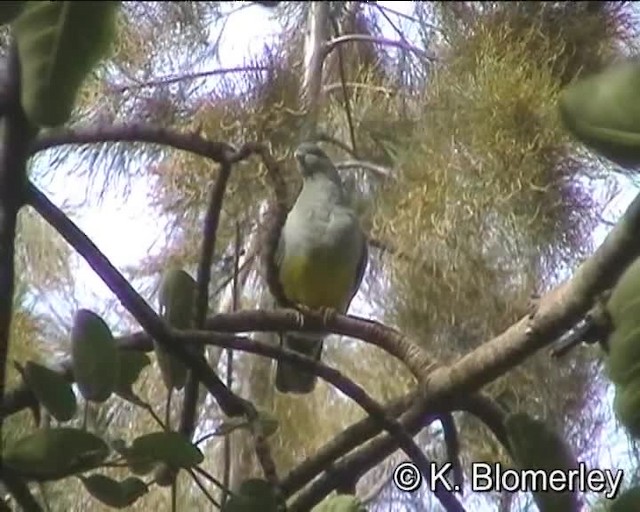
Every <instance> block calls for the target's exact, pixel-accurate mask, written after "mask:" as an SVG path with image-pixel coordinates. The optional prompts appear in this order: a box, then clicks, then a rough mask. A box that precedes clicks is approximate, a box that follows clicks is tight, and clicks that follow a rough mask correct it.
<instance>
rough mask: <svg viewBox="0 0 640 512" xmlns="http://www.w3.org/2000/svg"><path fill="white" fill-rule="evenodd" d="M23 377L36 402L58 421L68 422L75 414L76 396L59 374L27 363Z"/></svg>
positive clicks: (35, 364) (32, 363) (30, 362)
mask: <svg viewBox="0 0 640 512" xmlns="http://www.w3.org/2000/svg"><path fill="white" fill-rule="evenodd" d="M24 376H25V379H26V380H27V384H28V386H29V389H31V391H32V392H33V394H34V395H35V397H36V399H37V400H38V402H40V403H41V404H42V406H43V407H44V408H45V409H47V410H48V411H49V412H50V413H51V415H52V416H53V417H54V418H55V419H57V420H58V421H69V420H70V419H71V418H73V415H74V414H75V413H76V408H77V403H76V395H75V394H74V393H73V389H72V388H71V384H69V383H68V382H67V381H66V380H65V378H64V377H63V376H62V375H60V373H58V372H55V371H53V370H50V369H49V368H47V367H46V366H42V365H39V364H37V363H34V362H32V361H28V362H27V364H26V365H25V367H24Z"/></svg>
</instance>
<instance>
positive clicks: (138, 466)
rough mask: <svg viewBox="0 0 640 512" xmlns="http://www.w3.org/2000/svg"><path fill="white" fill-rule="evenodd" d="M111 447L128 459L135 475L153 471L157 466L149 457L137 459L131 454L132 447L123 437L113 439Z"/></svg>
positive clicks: (128, 464)
mask: <svg viewBox="0 0 640 512" xmlns="http://www.w3.org/2000/svg"><path fill="white" fill-rule="evenodd" d="M111 447H112V448H113V450H114V451H116V452H118V454H119V455H121V456H122V457H124V459H125V460H126V461H127V466H129V469H130V470H131V472H132V473H133V474H134V475H146V474H148V473H151V471H153V469H154V468H155V466H156V464H157V463H156V462H155V461H154V460H152V459H149V458H142V459H137V458H135V457H134V456H133V455H132V454H131V449H130V448H129V447H128V446H127V443H126V442H125V441H124V440H122V439H114V440H113V441H111Z"/></svg>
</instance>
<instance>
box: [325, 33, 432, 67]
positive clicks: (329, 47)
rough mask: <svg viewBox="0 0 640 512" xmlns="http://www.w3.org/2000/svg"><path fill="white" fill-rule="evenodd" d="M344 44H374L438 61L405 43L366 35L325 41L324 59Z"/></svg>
mask: <svg viewBox="0 0 640 512" xmlns="http://www.w3.org/2000/svg"><path fill="white" fill-rule="evenodd" d="M345 43H375V44H380V45H382V46H392V47H394V48H399V49H401V50H405V51H407V52H410V53H413V54H415V55H417V56H418V57H420V58H422V59H426V60H430V61H437V60H438V59H437V58H436V57H434V56H433V55H430V54H429V53H428V52H426V51H424V50H421V49H420V48H418V47H416V46H412V45H410V44H408V43H406V42H405V41H395V40H393V39H387V38H386V37H376V36H370V35H368V34H347V35H344V36H340V37H336V38H334V39H331V40H330V41H327V42H326V43H325V46H324V52H325V57H326V55H328V54H329V53H331V52H332V51H333V50H334V49H335V48H336V47H338V46H339V45H342V44H345Z"/></svg>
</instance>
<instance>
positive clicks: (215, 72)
mask: <svg viewBox="0 0 640 512" xmlns="http://www.w3.org/2000/svg"><path fill="white" fill-rule="evenodd" d="M269 69H270V68H269V67H267V66H237V67H233V68H218V69H210V70H208V71H199V72H197V73H184V74H182V75H178V76H167V77H161V78H156V79H155V80H148V81H146V82H140V83H137V84H130V85H116V86H114V87H113V91H114V92H116V93H118V94H122V93H123V92H127V91H133V90H137V89H144V88H147V87H160V86H163V85H171V84H175V83H179V82H187V81H191V80H197V79H199V78H207V77H209V76H220V75H229V74H233V73H252V72H259V71H269Z"/></svg>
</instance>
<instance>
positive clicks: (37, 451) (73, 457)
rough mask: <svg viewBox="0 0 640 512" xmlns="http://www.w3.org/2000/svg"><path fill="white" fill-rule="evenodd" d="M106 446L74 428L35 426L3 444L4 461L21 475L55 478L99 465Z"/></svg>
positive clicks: (105, 452)
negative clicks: (43, 427) (25, 434)
mask: <svg viewBox="0 0 640 512" xmlns="http://www.w3.org/2000/svg"><path fill="white" fill-rule="evenodd" d="M108 454H109V447H108V446H107V444H106V443H105V442H104V441H103V440H102V439H100V438H99V437H97V436H95V435H93V434H91V433H89V432H86V431H84V430H79V429H75V428H67V427H63V428H54V429H37V430H35V431H33V432H31V433H30V434H29V435H27V436H25V437H22V438H20V439H18V440H17V441H15V442H14V443H13V444H10V445H9V446H7V447H6V450H5V453H4V463H5V464H6V465H7V466H8V467H10V468H12V469H13V470H15V471H16V472H17V473H18V474H20V475H21V476H23V477H24V478H28V479H32V480H39V481H45V480H57V479H60V478H64V477H66V476H69V475H72V474H75V473H81V472H83V471H87V470H89V469H93V468H95V467H97V466H98V465H100V463H101V462H102V461H104V459H105V458H106V457H107V455H108Z"/></svg>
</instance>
